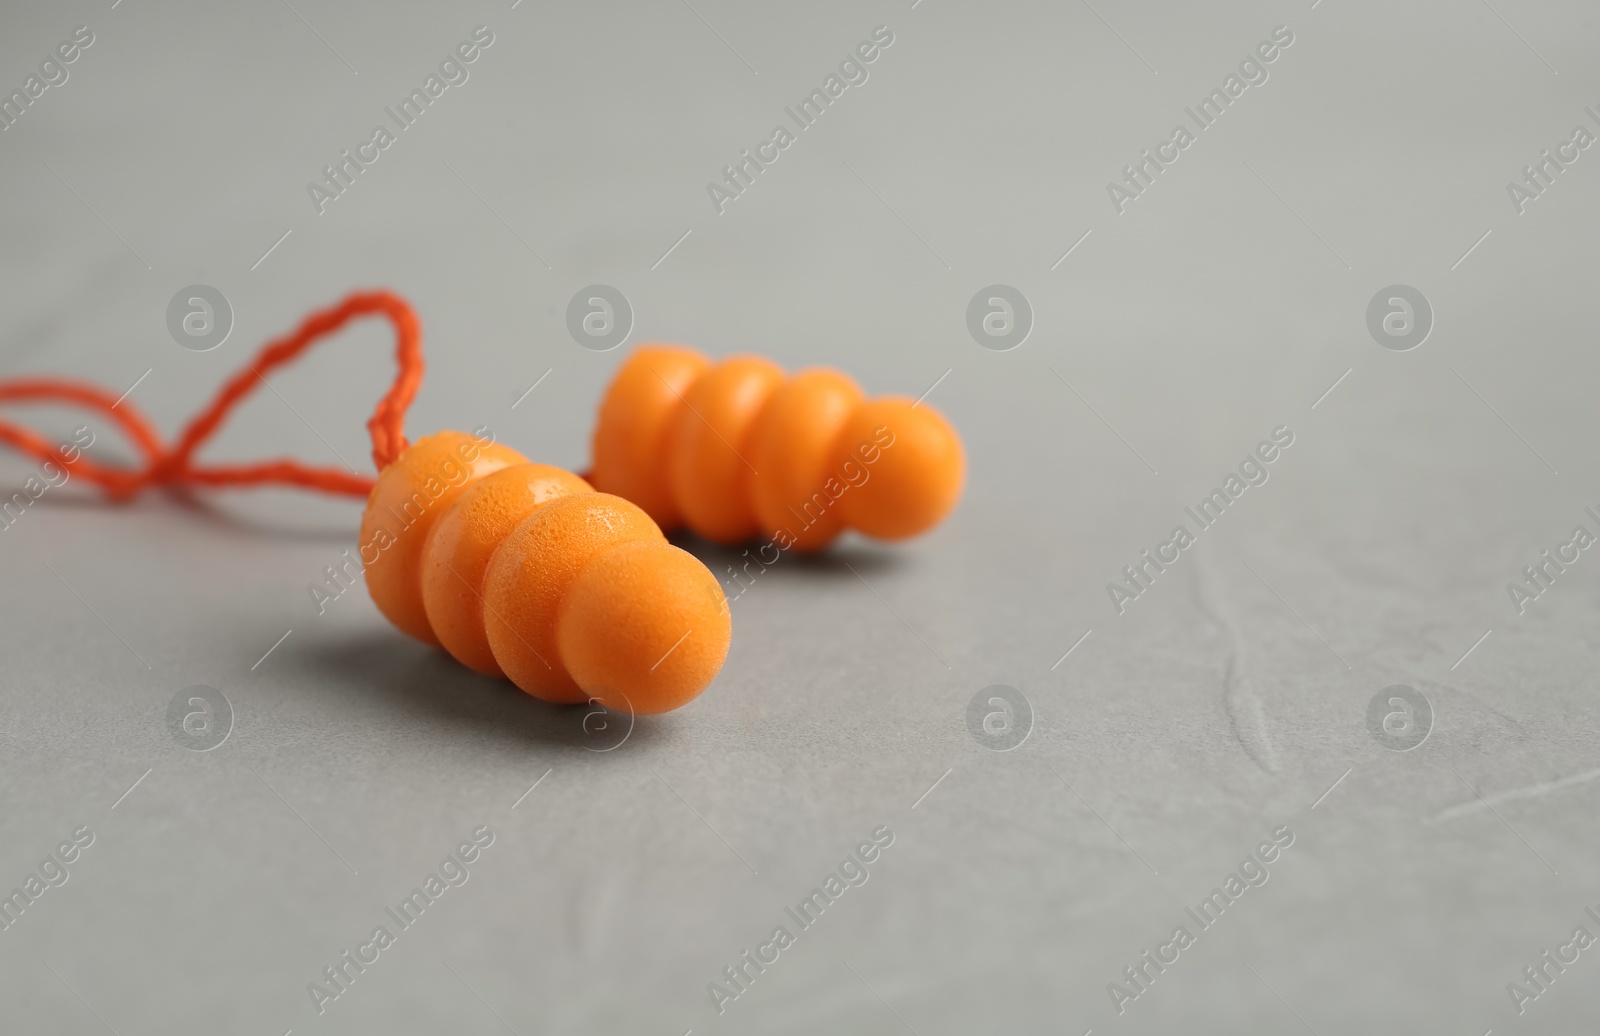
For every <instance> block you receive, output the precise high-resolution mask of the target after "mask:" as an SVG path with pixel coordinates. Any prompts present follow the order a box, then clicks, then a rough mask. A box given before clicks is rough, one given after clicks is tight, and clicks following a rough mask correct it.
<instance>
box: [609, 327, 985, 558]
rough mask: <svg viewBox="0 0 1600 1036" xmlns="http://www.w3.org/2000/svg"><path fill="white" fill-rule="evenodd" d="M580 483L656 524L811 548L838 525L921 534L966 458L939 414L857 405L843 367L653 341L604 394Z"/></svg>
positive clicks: (914, 407)
mask: <svg viewBox="0 0 1600 1036" xmlns="http://www.w3.org/2000/svg"><path fill="white" fill-rule="evenodd" d="M589 477H590V481H592V482H593V483H594V486H595V488H597V489H599V490H600V491H601V492H605V493H615V494H617V495H619V496H624V497H627V498H628V499H630V500H633V501H634V502H635V503H637V504H638V505H639V506H640V507H641V508H643V509H644V511H645V512H646V513H648V514H649V515H650V516H651V517H652V518H654V519H655V520H656V522H658V523H659V524H660V525H661V526H662V528H664V529H668V530H670V529H674V528H677V527H678V526H679V525H680V524H686V525H688V527H689V528H691V529H693V530H694V531H695V532H696V533H698V534H699V535H701V536H704V537H705V538H706V539H709V540H713V541H715V542H718V543H727V544H733V543H739V542H742V541H744V540H747V539H749V538H751V537H752V536H754V535H756V534H757V533H761V534H764V535H768V536H771V537H772V538H773V540H774V541H775V542H777V544H778V545H779V546H780V547H782V548H783V549H785V550H787V549H789V548H790V547H794V548H797V549H799V550H803V551H811V550H820V549H821V548H823V547H826V546H827V545H828V544H829V543H830V542H832V540H833V539H834V537H835V536H837V535H838V534H839V533H840V532H842V531H844V529H845V528H854V529H856V530H858V531H860V532H863V533H865V534H867V535H869V536H875V537H878V538H879V539H890V540H895V539H905V538H908V537H911V536H915V535H917V534H918V533H922V532H926V531H927V530H928V529H930V528H932V527H933V526H935V525H937V524H938V523H939V522H940V521H941V520H943V518H944V516H945V515H947V514H949V513H950V510H951V509H952V508H954V507H955V504H956V501H957V500H959V499H960V497H961V488H962V484H963V482H964V481H965V477H966V456H965V453H964V452H963V451H962V448H961V439H960V437H959V436H957V435H956V432H955V429H954V428H952V427H951V426H950V423H949V422H948V421H946V420H945V419H944V417H943V416H942V415H940V414H939V413H938V411H936V410H934V409H933V408H932V407H929V406H926V405H919V404H918V403H915V402H913V401H911V400H909V399H905V398H902V397H897V396H887V397H883V398H880V399H874V400H867V399H864V398H863V396H862V393H861V389H860V388H859V387H858V386H857V385H856V383H855V382H854V381H853V380H851V378H850V377H849V376H848V375H846V374H843V373H842V372H839V371H834V370H827V369H814V370H807V371H802V372H800V373H799V374H796V375H794V376H793V377H785V375H784V373H783V371H782V370H781V369H780V368H778V367H777V366H776V365H774V364H772V363H771V362H769V361H767V360H764V359H761V358H759V357H753V356H735V357H732V358H730V359H727V360H724V361H722V362H721V363H717V364H712V363H711V362H710V361H709V360H707V359H706V358H705V357H704V356H702V355H701V354H700V353H698V352H696V351H695V350H693V349H689V348H686V347H684V346H668V345H656V344H651V345H643V346H640V347H639V348H638V349H637V350H635V352H634V354H633V355H632V356H630V357H629V358H628V360H627V361H626V362H625V363H623V365H622V367H621V369H620V370H618V372H617V374H616V376H615V377H614V378H613V379H612V382H611V385H610V387H609V388H608V389H607V392H606V396H605V399H604V401H603V402H602V403H601V406H600V420H599V424H598V425H597V426H596V428H595V432H594V470H593V471H592V472H591V473H590V476H589Z"/></svg>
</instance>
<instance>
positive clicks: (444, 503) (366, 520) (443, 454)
mask: <svg viewBox="0 0 1600 1036" xmlns="http://www.w3.org/2000/svg"><path fill="white" fill-rule="evenodd" d="M526 463H528V458H526V457H524V456H523V455H522V454H520V453H518V452H517V451H516V450H513V449H511V448H509V447H506V446H501V445H500V444H498V443H495V442H485V441H484V440H482V439H479V438H477V437H475V436H471V435H468V434H466V433H465V432H450V431H445V432H437V433H435V434H433V435H430V436H427V437H425V438H422V439H418V440H417V441H416V442H414V443H412V444H411V445H410V446H408V447H407V448H406V449H405V450H404V452H402V453H401V454H400V456H399V457H398V458H396V459H395V461H394V462H393V463H391V464H389V465H388V466H387V467H385V468H384V469H383V470H382V471H381V472H379V474H378V480H377V482H376V483H375V484H374V485H373V487H372V492H371V493H370V494H369V495H368V496H367V509H366V511H365V512H363V513H362V515H361V539H360V544H361V556H362V559H363V562H364V565H365V576H366V583H367V592H368V593H369V594H371V595H372V603H374V604H376V605H377V606H378V610H379V611H380V612H382V613H383V614H384V616H385V617H386V618H387V619H388V620H389V621H390V622H392V623H394V624H395V625H396V626H398V627H400V630H401V632H403V633H406V634H409V635H410V636H413V637H415V638H417V639H418V640H420V641H423V642H424V643H427V644H433V645H436V646H437V645H438V644H439V638H438V637H436V636H435V635H434V632H433V627H432V626H431V625H430V624H429V622H428V614H427V609H426V607H425V606H424V604H423V602H422V551H423V546H424V544H425V543H426V541H427V538H428V531H429V530H430V529H432V528H433V525H434V523H435V522H437V521H438V520H439V518H440V516H441V515H443V514H444V512H445V511H447V510H448V509H449V508H450V505H451V504H453V503H455V501H456V498H457V497H459V496H460V495H461V494H462V492H464V491H465V490H466V488H467V486H468V485H470V484H471V483H473V482H475V481H477V480H478V479H480V478H482V477H483V476H485V475H487V474H489V473H490V472H493V471H498V470H499V469H501V468H504V467H507V466H508V465H511V464H526ZM371 553H375V554H376V555H377V558H376V560H374V561H371V562H366V561H365V559H366V558H367V557H368V555H369V554H371Z"/></svg>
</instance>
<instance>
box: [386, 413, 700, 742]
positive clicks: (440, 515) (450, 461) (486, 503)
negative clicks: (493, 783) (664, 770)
mask: <svg viewBox="0 0 1600 1036" xmlns="http://www.w3.org/2000/svg"><path fill="white" fill-rule="evenodd" d="M408 504H409V505H410V510H407V509H406V506H407V505H408ZM402 519H403V523H402ZM368 529H371V530H372V533H371V536H370V537H369V535H368V532H367V530H368ZM362 530H363V542H371V543H372V544H373V547H374V548H376V549H377V552H378V556H377V559H376V560H374V561H370V562H368V564H367V568H366V575H367V588H368V590H369V592H370V593H371V594H372V598H373V601H374V602H375V603H377V605H378V607H379V610H381V611H382V612H383V613H384V614H385V615H387V616H389V617H390V618H391V619H394V618H395V616H405V617H406V619H407V621H408V623H411V624H412V625H405V624H402V623H401V622H400V621H398V620H396V621H395V624H396V625H397V626H400V628H401V629H402V630H404V631H405V632H407V633H411V634H412V635H413V636H416V637H417V638H418V639H419V640H425V641H427V642H429V643H434V644H441V645H442V646H443V647H444V648H445V650H447V651H449V652H450V653H451V654H452V655H453V656H455V658H456V659H457V660H459V661H460V662H461V663H463V664H464V665H467V666H469V667H471V668H472V669H475V670H477V671H478V672H481V673H486V674H489V675H495V676H498V675H504V676H507V677H509V678H510V679H511V681H512V682H513V683H515V684H516V685H517V686H518V687H520V688H522V689H523V690H524V691H527V692H528V693H529V694H531V695H533V696H534V697H537V698H543V699H544V700H546V701H552V702H565V703H578V702H585V701H590V700H597V701H599V702H600V703H601V704H603V705H605V706H607V707H608V708H615V709H629V710H631V711H633V712H635V713H655V712H666V711H668V710H670V709H675V708H677V707H678V706H680V705H683V704H684V703H686V702H688V701H690V700H692V699H693V698H694V697H695V696H696V695H698V694H699V693H700V692H701V691H702V690H704V689H705V688H706V686H707V685H709V684H710V683H711V681H712V680H713V679H714V678H715V677H716V675H717V672H718V670H720V669H721V668H722V662H723V659H724V658H726V657H727V653H728V642H729V639H730V637H731V634H732V626H731V619H730V617H729V615H728V609H727V604H726V601H725V599H724V598H723V596H722V588H721V586H720V585H719V584H718V583H717V580H716V578H715V577H714V576H713V575H712V574H711V572H710V571H709V570H707V569H706V567H705V566H704V565H702V564H700V562H699V561H697V560H696V559H695V558H694V557H692V556H691V555H688V554H685V553H684V552H682V551H680V550H678V549H677V548H676V547H672V546H670V545H669V544H668V543H667V542H666V537H665V536H664V535H662V533H661V529H660V528H659V527H658V526H657V525H656V523H655V522H654V521H652V520H651V519H650V516H649V515H647V514H645V512H644V511H642V510H640V509H639V508H638V507H637V506H636V505H634V504H631V503H629V502H628V501H626V500H624V499H622V498H620V497H616V496H611V495H608V494H602V493H596V492H595V491H594V489H593V488H592V487H591V486H590V485H589V484H588V483H587V482H585V481H584V480H583V479H581V478H579V477H578V476H576V475H573V474H571V473H569V472H566V471H563V470H561V469H560V468H553V467H550V466H548V465H544V464H533V463H529V462H527V461H526V460H524V459H523V458H521V456H520V455H519V454H516V453H515V451H512V450H509V449H507V448H505V447H496V446H494V444H492V443H486V442H484V441H482V440H479V439H477V438H475V437H473V436H469V435H465V434H463V433H461V432H439V433H438V434H436V435H432V436H429V437H427V438H425V439H420V440H418V441H417V442H416V443H414V444H413V445H412V446H410V447H409V448H408V449H407V450H406V451H405V452H404V453H402V454H401V455H400V457H399V458H398V459H397V460H396V461H395V462H394V463H392V464H390V465H389V466H388V467H386V468H385V469H384V470H383V471H382V472H381V473H380V474H379V475H378V480H377V484H376V485H375V486H374V487H373V490H372V495H371V497H370V498H369V500H368V503H367V511H366V515H365V517H364V518H363V521H362ZM623 547H627V548H629V549H628V550H627V551H626V552H625V553H622V554H619V551H621V550H622V548H623ZM367 553H368V554H369V555H370V554H371V551H370V550H369V551H368V552H367ZM380 573H381V574H380ZM569 609H570V616H569ZM418 616H420V621H421V627H420V628H421V634H419V633H417V632H414V630H415V629H416V626H415V623H416V622H417V621H418V618H417V617H418ZM691 640H692V641H693V642H694V643H693V645H692V646H689V645H688V644H687V642H688V641H691ZM686 647H687V648H688V649H687V650H685V648H686ZM652 651H653V652H654V654H653V655H652V654H651V652H652ZM647 655H648V656H650V657H648V658H646V657H645V656H647Z"/></svg>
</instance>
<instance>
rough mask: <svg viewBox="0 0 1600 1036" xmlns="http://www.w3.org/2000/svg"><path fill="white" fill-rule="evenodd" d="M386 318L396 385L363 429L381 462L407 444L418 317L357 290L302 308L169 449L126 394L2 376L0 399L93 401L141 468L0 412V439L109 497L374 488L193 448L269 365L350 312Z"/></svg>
mask: <svg viewBox="0 0 1600 1036" xmlns="http://www.w3.org/2000/svg"><path fill="white" fill-rule="evenodd" d="M364 316H382V317H387V318H388V320H389V323H391V324H392V325H394V330H395V361H396V364H397V366H398V367H399V370H398V371H397V372H396V374H395V379H394V384H392V385H390V386H389V391H388V392H387V393H386V394H385V395H384V397H383V398H382V399H380V400H379V401H378V407H377V409H376V410H375V411H373V414H372V419H371V420H369V421H368V422H367V430H368V431H369V432H371V434H372V463H373V464H375V465H376V466H377V468H378V470H379V471H382V470H383V469H384V468H386V467H388V466H389V464H390V463H391V462H393V461H394V459H395V458H396V457H398V456H400V453H401V451H402V450H404V449H405V448H406V437H405V415H406V408H407V407H409V406H410V405H411V400H412V399H413V398H414V397H415V396H416V394H417V388H418V387H419V386H420V385H421V384H422V324H421V322H420V321H419V320H418V319H417V314H416V313H415V312H414V311H413V310H412V308H411V306H410V304H409V303H407V302H406V301H405V299H402V298H401V297H400V296H398V295H395V294H393V293H391V292H387V291H374V292H356V293H354V294H352V295H349V296H347V297H346V298H345V299H344V301H343V302H340V303H339V304H338V305H336V306H333V307H330V308H328V309H323V310H319V311H317V312H315V313H312V314H311V315H309V316H307V317H306V318H305V320H304V321H302V322H301V324H300V326H299V327H298V328H296V329H295V330H294V331H293V333H291V334H289V335H286V336H284V337H283V338H279V339H277V340H275V341H271V342H268V343H267V344H266V345H264V346H262V348H261V351H260V353H258V354H257V355H256V357H255V359H254V360H252V361H251V362H250V363H248V364H246V365H245V367H244V368H243V369H242V370H240V371H239V373H238V374H235V375H234V376H233V377H232V378H231V379H230V380H229V381H228V382H227V383H226V384H224V385H223V386H222V388H221V389H220V390H219V391H218V392H217V396H216V398H215V399H214V400H212V402H211V405H210V406H208V407H206V408H205V409H204V410H203V411H201V412H200V413H199V414H198V415H197V416H196V417H195V418H194V419H193V420H191V421H190V422H189V425H188V427H186V428H185V429H184V430H183V434H181V435H180V436H178V440H177V443H176V445H175V446H173V447H172V448H171V449H167V448H166V447H164V446H163V445H162V443H161V437H160V436H159V435H158V434H157V433H156V431H155V429H154V428H153V427H152V426H151V424H150V422H149V421H148V420H146V418H145V417H144V415H143V414H141V413H140V412H139V410H138V408H136V407H135V406H134V405H133V404H132V403H130V402H128V401H126V400H123V401H122V403H121V404H120V405H118V402H117V397H116V396H114V395H113V394H111V393H110V392H108V391H106V390H105V389H103V388H100V387H98V386H95V385H91V384H88V383H85V382H78V381H69V380H65V379H60V378H13V379H9V380H0V402H27V403H41V402H55V403H69V404H77V405H80V406H83V407H86V408H88V409H91V410H100V411H103V412H104V413H105V415H106V416H107V417H109V418H111V419H112V420H113V421H115V422H116V423H117V424H118V425H120V426H121V428H122V431H123V432H124V433H125V434H126V435H127V436H128V438H129V439H130V440H132V442H133V444H134V445H135V446H137V447H138V449H139V452H140V453H142V454H143V455H144V458H145V464H144V467H142V468H138V469H128V468H117V467H111V466H108V465H104V464H99V463H97V462H95V461H92V460H89V459H88V458H87V457H86V456H84V455H83V454H81V453H80V454H79V455H78V457H77V458H76V459H75V460H72V461H68V460H67V459H66V458H65V457H64V456H62V455H61V454H60V453H59V452H58V450H57V448H56V447H55V446H54V445H52V444H51V443H50V442H49V441H48V440H46V439H45V438H44V437H43V436H41V435H39V434H38V433H37V432H35V431H33V430H32V429H29V428H26V427H24V426H22V425H18V424H12V423H11V422H9V421H5V420H0V441H4V442H6V443H9V444H10V445H11V446H13V447H15V448H16V449H17V450H18V451H20V452H22V453H26V454H31V455H32V456H34V457H36V458H38V459H39V460H41V461H54V462H56V463H59V464H62V465H64V466H66V467H67V468H69V469H70V470H71V471H72V472H73V473H74V474H77V475H82V476H83V477H84V478H87V479H89V480H90V481H91V482H94V483H97V484H98V485H99V486H101V487H102V488H103V489H105V491H106V493H107V494H108V495H109V496H110V497H111V498H112V499H113V500H119V501H121V500H128V499H131V498H132V497H135V496H137V495H138V494H139V493H141V492H143V491H144V490H145V489H147V488H149V487H152V486H161V487H163V488H167V489H175V488H179V487H182V486H186V485H196V486H199V485H204V486H257V485H266V484H272V483H277V484H283V485H292V486H300V487H302V488H305V489H319V490H322V491H323V492H326V493H342V494H344V495H346V496H357V497H365V496H366V495H368V494H369V493H370V492H371V491H372V486H373V481H374V480H373V479H371V478H366V477H363V476H361V475H354V474H351V473H349V472H346V471H341V470H339V469H337V468H313V467H309V466H307V465H304V464H301V463H300V462H299V461H295V460H288V459H283V460H270V461H262V462H259V463H255V464H216V465H209V466H199V465H196V464H194V463H193V458H194V454H195V451H196V450H198V449H199V448H200V447H201V446H202V445H204V443H205V442H206V440H207V439H209V438H211V436H213V435H214V434H216V431H217V429H218V428H219V427H221V425H222V423H223V421H225V420H226V419H227V417H228V415H229V414H230V413H231V412H232V411H233V409H234V408H235V407H236V406H238V405H239V404H240V403H241V402H243V401H244V400H245V399H246V398H247V397H248V396H249V395H250V394H251V393H252V392H254V391H255V390H256V389H257V388H259V387H260V386H261V385H262V384H264V383H265V380H266V375H267V373H268V372H270V371H271V370H273V369H274V368H276V367H281V366H283V365H284V364H287V363H289V362H290V361H292V360H294V359H296V358H298V357H299V355H300V354H301V353H302V352H304V351H305V350H306V349H308V348H310V347H311V346H312V345H313V344H315V343H316V342H317V340H318V339H321V338H323V337H326V336H327V335H330V334H333V333H334V332H335V331H338V330H339V329H340V328H342V327H343V326H344V325H345V324H347V323H348V322H350V321H351V320H353V319H355V318H356V317H364Z"/></svg>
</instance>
